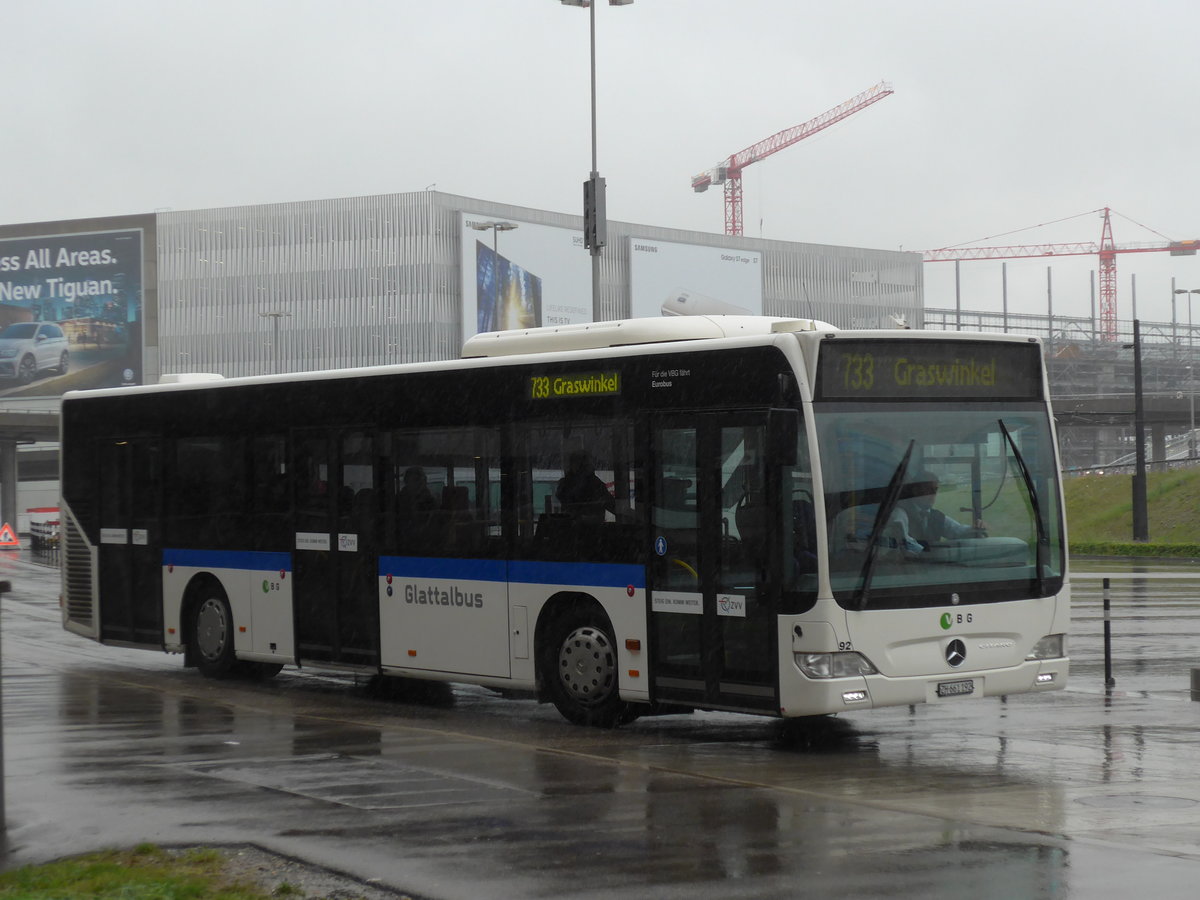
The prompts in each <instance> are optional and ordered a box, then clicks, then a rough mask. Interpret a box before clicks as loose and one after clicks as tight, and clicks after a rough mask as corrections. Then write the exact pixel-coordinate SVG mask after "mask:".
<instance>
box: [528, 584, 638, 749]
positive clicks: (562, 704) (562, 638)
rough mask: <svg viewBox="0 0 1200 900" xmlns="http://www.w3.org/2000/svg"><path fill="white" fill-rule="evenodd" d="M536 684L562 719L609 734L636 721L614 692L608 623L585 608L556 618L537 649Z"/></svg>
mask: <svg viewBox="0 0 1200 900" xmlns="http://www.w3.org/2000/svg"><path fill="white" fill-rule="evenodd" d="M539 656H540V663H541V673H542V682H543V685H544V687H545V689H546V692H547V694H548V696H549V697H550V700H551V702H553V703H554V706H555V707H556V708H557V709H558V711H559V712H560V713H562V716H563V718H564V719H566V720H567V721H568V722H571V723H573V724H575V725H592V726H595V727H597V728H613V727H615V726H617V725H621V724H623V723H625V722H629V721H632V720H633V719H634V718H636V717H637V709H636V707H633V706H632V705H631V704H629V703H626V702H625V701H623V700H622V699H621V695H620V690H619V689H618V684H617V682H618V662H617V643H616V640H615V639H614V638H613V634H612V626H611V625H610V624H609V622H608V617H607V616H605V615H604V613H603V612H602V611H601V610H600V609H599V608H598V607H594V606H591V605H584V604H579V605H574V606H571V607H569V608H568V609H566V610H564V611H563V612H561V613H559V614H558V615H557V616H556V617H555V618H554V619H553V620H552V621H551V622H550V624H549V627H548V628H547V629H546V634H545V639H544V640H543V641H542V644H541V647H540V652H539Z"/></svg>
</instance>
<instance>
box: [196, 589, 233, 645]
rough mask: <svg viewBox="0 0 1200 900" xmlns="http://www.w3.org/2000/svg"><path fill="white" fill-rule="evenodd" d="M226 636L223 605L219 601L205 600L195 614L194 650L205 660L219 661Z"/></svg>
mask: <svg viewBox="0 0 1200 900" xmlns="http://www.w3.org/2000/svg"><path fill="white" fill-rule="evenodd" d="M226 634H227V628H226V622H225V607H224V605H223V604H222V603H221V601H220V600H213V599H209V600H205V601H204V602H203V603H201V604H200V611H199V612H198V613H197V614H196V648H197V649H198V650H199V651H200V654H201V655H202V656H203V657H204V658H205V659H209V660H216V659H220V657H221V653H222V652H223V651H224V649H225V641H226V640H227V637H226Z"/></svg>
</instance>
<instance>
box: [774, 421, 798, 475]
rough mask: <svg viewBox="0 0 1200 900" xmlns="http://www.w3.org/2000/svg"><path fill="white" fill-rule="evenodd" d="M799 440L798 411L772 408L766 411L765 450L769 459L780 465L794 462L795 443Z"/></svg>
mask: <svg viewBox="0 0 1200 900" xmlns="http://www.w3.org/2000/svg"><path fill="white" fill-rule="evenodd" d="M799 441H800V411H799V410H798V409H772V410H769V411H768V412H767V450H768V452H769V453H770V459H771V461H772V462H773V463H774V464H776V465H780V466H794V465H795V464H796V445H797V444H798V443H799Z"/></svg>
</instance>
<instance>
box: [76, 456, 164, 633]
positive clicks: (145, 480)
mask: <svg viewBox="0 0 1200 900" xmlns="http://www.w3.org/2000/svg"><path fill="white" fill-rule="evenodd" d="M93 458H94V459H95V461H96V465H97V470H96V483H97V484H98V485H99V493H100V510H99V511H100V546H99V551H98V557H99V568H100V639H101V640H102V641H110V642H114V643H129V644H139V645H143V646H145V645H150V646H156V647H161V646H163V613H162V581H163V574H162V546H163V536H162V518H161V516H160V504H159V495H160V491H161V488H162V454H161V451H160V445H159V442H158V440H157V439H153V438H132V439H128V440H125V439H121V440H117V439H113V440H102V441H100V442H99V445H98V446H97V448H96V453H95V455H94V457H93Z"/></svg>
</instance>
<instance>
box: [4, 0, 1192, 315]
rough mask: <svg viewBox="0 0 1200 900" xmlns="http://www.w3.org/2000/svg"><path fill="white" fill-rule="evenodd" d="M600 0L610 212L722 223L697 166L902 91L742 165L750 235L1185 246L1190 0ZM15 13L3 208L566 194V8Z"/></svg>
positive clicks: (1029, 283) (571, 39)
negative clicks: (1103, 233) (877, 95)
mask: <svg viewBox="0 0 1200 900" xmlns="http://www.w3.org/2000/svg"><path fill="white" fill-rule="evenodd" d="M600 4H601V5H600V6H598V7H597V10H596V25H597V29H596V30H597V71H598V75H599V91H598V129H597V130H598V135H599V142H598V143H599V170H600V172H601V174H603V175H604V176H605V177H606V178H607V180H608V212H609V217H610V218H611V219H615V220H620V221H625V222H634V223H643V224H649V225H661V226H667V227H676V228H685V229H694V230H699V231H709V232H715V233H720V232H722V231H723V228H724V219H723V206H722V199H721V192H720V190H719V189H717V190H710V191H708V192H707V193H704V194H696V193H693V191H692V190H691V187H690V181H691V176H692V175H694V174H696V173H698V172H700V171H702V170H704V169H706V168H709V167H711V166H713V165H715V164H716V163H718V162H720V161H721V160H723V159H724V158H725V157H727V156H729V155H731V154H732V153H734V152H736V151H738V150H741V149H743V148H745V147H747V146H749V145H750V144H753V143H755V142H757V141H759V140H761V139H762V138H765V137H768V136H769V135H771V134H773V133H775V132H777V131H779V130H781V129H784V128H787V127H789V126H792V125H796V124H799V123H801V122H804V121H806V120H808V119H811V118H813V117H815V116H817V115H819V114H820V113H823V112H825V111H826V110H828V109H830V108H832V107H834V106H837V105H838V104H839V103H841V102H842V101H844V100H847V99H849V98H850V97H853V96H854V95H856V94H858V93H860V92H862V91H864V90H866V89H867V88H869V87H870V86H872V85H873V84H876V83H877V82H879V81H885V80H886V81H888V82H890V83H891V84H892V85H893V87H894V89H895V94H893V95H892V96H890V97H888V98H886V99H884V100H882V101H880V102H878V103H876V104H875V105H873V106H871V107H869V108H868V109H866V110H864V111H862V112H860V113H858V114H857V115H855V116H853V117H851V118H849V119H847V120H845V121H843V122H842V123H840V124H838V125H836V126H834V127H833V128H831V129H827V130H826V131H824V132H821V133H820V134H819V135H817V136H815V137H813V138H810V139H808V140H806V141H802V142H800V143H798V144H796V145H794V146H792V147H790V148H788V149H786V150H783V151H781V152H779V153H777V154H775V155H774V156H772V157H771V158H770V159H767V160H765V161H763V162H760V163H757V164H755V165H753V166H751V167H750V168H748V169H747V170H746V173H745V177H744V182H743V183H744V189H745V233H746V234H747V235H749V236H754V237H764V238H768V239H776V240H787V241H807V242H814V243H826V244H839V245H852V246H862V247H877V248H901V247H902V248H903V249H906V250H924V249H929V248H935V247H943V246H948V245H954V244H961V243H965V242H970V241H972V240H974V239H978V238H987V239H989V240H985V241H983V243H990V244H1013V243H1022V244H1023V243H1040V242H1045V241H1091V240H1098V239H1099V236H1100V219H1099V216H1098V214H1097V213H1096V212H1095V211H1096V210H1098V209H1100V208H1101V207H1105V206H1108V207H1111V208H1112V209H1113V210H1114V213H1115V217H1114V220H1113V229H1114V235H1115V239H1116V241H1117V243H1118V244H1123V243H1134V242H1147V241H1162V240H1165V239H1167V238H1169V239H1180V238H1200V208H1198V204H1197V203H1196V199H1197V193H1198V192H1197V190H1196V187H1195V179H1196V172H1197V166H1196V164H1195V161H1196V159H1197V157H1198V154H1200V116H1198V115H1197V112H1196V110H1197V103H1196V97H1195V95H1194V94H1193V93H1192V91H1191V90H1190V88H1191V87H1192V86H1193V85H1195V84H1197V82H1198V81H1200V55H1197V53H1196V51H1195V36H1196V35H1197V34H1200V4H1198V3H1196V2H1194V0H1157V2H1156V0H1143V2H1141V3H1138V4H1136V5H1135V4H1133V3H1129V2H1115V0H1009V2H1006V3H1002V4H1000V3H993V2H987V3H985V2H977V0H908V2H904V3H899V2H884V0H879V2H865V0H837V2H831V0H635V2H634V3H633V5H631V6H624V7H610V6H608V5H607V3H604V2H603V0H600ZM0 22H3V33H4V36H5V40H4V52H3V53H2V54H0V80H2V83H3V84H4V85H5V91H4V95H5V97H4V101H3V102H4V120H5V125H6V127H5V129H4V140H3V142H2V143H0V160H3V169H4V173H5V175H4V177H3V179H0V222H4V223H14V222H32V221H43V220H53V219H66V218H75V217H81V216H93V215H117V214H123V213H133V212H149V211H153V210H156V209H164V208H169V209H198V208H208V207H219V206H235V205H242V204H258V203H270V202H282V201H293V200H310V199H319V198H327V197H344V196H355V195H364V194H377V193H393V192H407V191H420V190H424V189H425V188H427V187H430V186H436V189H437V190H439V191H446V192H449V193H455V194H462V195H465V196H469V197H476V198H480V199H485V200H494V201H500V202H505V203H514V204H519V205H522V206H529V207H534V208H539V209H550V210H555V211H560V212H569V213H576V212H579V211H580V207H581V202H582V201H581V187H580V185H581V182H582V181H583V179H584V178H585V177H586V176H587V173H588V170H589V169H590V167H591V132H590V107H589V81H588V12H587V10H584V9H579V8H574V7H568V6H563V5H562V4H561V3H560V2H558V0H390V2H383V0H336V2H335V0H103V2H101V0H37V2H35V0H0ZM1061 219H1066V220H1067V221H1064V222H1059V224H1057V225H1054V226H1048V227H1044V228H1040V229H1034V230H1020V229H1026V228H1028V227H1029V226H1034V225H1037V224H1039V223H1045V222H1051V221H1056V220H1061ZM1013 232H1016V233H1013ZM1002 235H1003V237H1001V236H1002ZM993 238H994V239H993ZM1097 266H1098V262H1097V260H1096V259H1095V258H1094V257H1083V258H1078V259H1073V260H1072V259H1060V260H1057V261H1055V262H1054V263H1053V276H1052V281H1053V292H1054V310H1055V312H1056V313H1062V314H1074V315H1088V314H1089V310H1090V299H1089V288H1088V273H1089V272H1090V271H1092V270H1095V269H1096V268H1097ZM953 269H954V266H953V264H952V263H937V264H927V265H926V286H927V289H926V303H927V305H929V306H936V307H948V306H950V307H952V306H953V305H954V284H953ZM1046 269H1047V262H1046V261H1044V260H1023V261H1016V260H1014V261H1010V262H1009V263H1008V280H1009V308H1010V310H1012V311H1017V312H1024V311H1028V312H1044V311H1045V308H1046V285H1047V276H1046ZM960 270H961V272H962V278H963V281H962V286H963V305H964V307H965V308H968V309H997V310H998V309H1000V304H1001V291H1000V275H999V264H998V263H982V262H970V263H963V264H962V265H961V267H960ZM1117 271H1118V279H1119V292H1120V299H1119V310H1118V315H1119V317H1120V318H1122V319H1127V318H1131V317H1132V303H1131V293H1132V290H1131V289H1132V287H1133V285H1134V283H1136V294H1137V313H1138V316H1139V317H1140V318H1142V319H1143V320H1156V321H1169V320H1170V317H1171V302H1170V287H1171V278H1172V277H1174V278H1175V279H1176V283H1177V286H1179V287H1185V288H1191V287H1197V288H1200V257H1182V258H1180V257H1176V258H1172V257H1170V256H1169V255H1168V254H1166V253H1141V254H1130V255H1123V256H1121V257H1119V258H1118V269H1117ZM1134 276H1136V278H1134ZM1197 301H1198V302H1197V308H1196V309H1195V311H1194V313H1193V315H1194V316H1195V320H1196V321H1197V322H1200V295H1198V296H1197ZM1187 314H1188V311H1187V307H1186V303H1184V302H1183V301H1180V304H1179V306H1178V317H1179V320H1180V321H1183V322H1186V321H1187Z"/></svg>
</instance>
